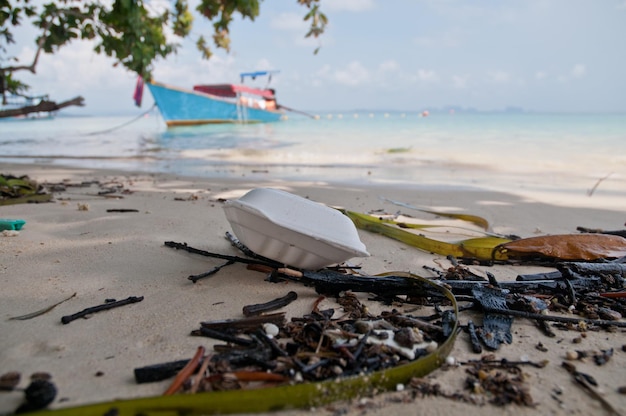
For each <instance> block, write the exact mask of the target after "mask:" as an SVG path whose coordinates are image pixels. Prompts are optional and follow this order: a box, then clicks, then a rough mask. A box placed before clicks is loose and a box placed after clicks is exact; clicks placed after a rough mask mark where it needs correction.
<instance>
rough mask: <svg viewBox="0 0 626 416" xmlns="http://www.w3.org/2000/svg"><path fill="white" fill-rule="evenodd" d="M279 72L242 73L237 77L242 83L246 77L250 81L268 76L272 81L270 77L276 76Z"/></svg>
mask: <svg viewBox="0 0 626 416" xmlns="http://www.w3.org/2000/svg"><path fill="white" fill-rule="evenodd" d="M279 72H280V71H276V70H274V71H254V72H242V73H241V74H239V76H240V77H241V82H243V80H244V79H245V78H246V77H250V78H252V79H256V77H262V76H265V75H268V76H269V79H270V80H271V79H272V75H274V74H278V73H279Z"/></svg>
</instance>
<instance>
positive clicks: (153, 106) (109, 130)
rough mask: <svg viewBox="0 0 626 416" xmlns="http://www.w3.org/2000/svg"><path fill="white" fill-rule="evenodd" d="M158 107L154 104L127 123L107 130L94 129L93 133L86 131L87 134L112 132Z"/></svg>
mask: <svg viewBox="0 0 626 416" xmlns="http://www.w3.org/2000/svg"><path fill="white" fill-rule="evenodd" d="M155 107H156V103H155V104H153V105H152V107H150V108H149V109H148V110H146V111H144V112H143V113H141V114H139V115H138V116H137V117H135V118H133V119H132V120H130V121H127V122H125V123H122V124H120V125H119V126H115V127H111V128H109V129H106V130H100V131H93V132H91V133H86V134H85V136H93V135H95V134H102V133H109V132H112V131H114V130H117V129H121V128H122V127H126V126H128V125H129V124H132V123H134V122H135V121H137V120H139V119H140V118H142V117H144V116H145V115H146V114H148V113H149V112H151V111H152V110H153V109H154V108H155Z"/></svg>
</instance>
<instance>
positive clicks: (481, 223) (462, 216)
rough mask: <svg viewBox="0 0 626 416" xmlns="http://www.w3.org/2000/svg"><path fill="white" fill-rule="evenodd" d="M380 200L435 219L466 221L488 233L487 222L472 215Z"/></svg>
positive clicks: (390, 200)
mask: <svg viewBox="0 0 626 416" xmlns="http://www.w3.org/2000/svg"><path fill="white" fill-rule="evenodd" d="M380 199H381V200H383V201H385V202H389V203H392V204H394V205H398V206H401V207H404V208H409V209H412V210H415V211H420V212H424V213H427V214H432V215H435V216H437V217H446V218H453V219H457V220H462V221H467V222H470V223H473V224H475V225H477V226H479V227H480V228H482V229H483V230H485V231H489V228H490V226H489V222H488V221H487V220H486V219H484V218H483V217H479V216H478V215H472V214H457V213H451V212H443V211H434V210H431V209H428V208H423V207H416V206H414V205H411V204H407V203H405V202H400V201H394V200H393V199H389V198H385V197H380Z"/></svg>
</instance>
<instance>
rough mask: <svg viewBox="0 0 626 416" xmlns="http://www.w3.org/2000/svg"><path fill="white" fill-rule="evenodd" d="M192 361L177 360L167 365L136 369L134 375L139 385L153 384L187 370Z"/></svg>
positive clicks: (161, 364)
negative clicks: (186, 367) (184, 369)
mask: <svg viewBox="0 0 626 416" xmlns="http://www.w3.org/2000/svg"><path fill="white" fill-rule="evenodd" d="M189 361H190V359H186V360H176V361H170V362H166V363H160V364H153V365H148V366H145V367H138V368H135V369H134V371H133V374H134V376H135V382H136V383H137V384H142V383H153V382H155V381H161V380H167V379H168V378H171V377H174V376H175V375H176V374H178V372H179V371H180V370H182V369H183V368H185V366H186V365H187V363H188V362H189Z"/></svg>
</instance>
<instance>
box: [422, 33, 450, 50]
mask: <svg viewBox="0 0 626 416" xmlns="http://www.w3.org/2000/svg"><path fill="white" fill-rule="evenodd" d="M413 43H414V44H416V45H417V46H421V47H424V48H456V47H458V46H459V45H461V41H460V40H459V36H458V35H456V34H454V33H443V34H440V35H433V36H418V37H416V38H413Z"/></svg>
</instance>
